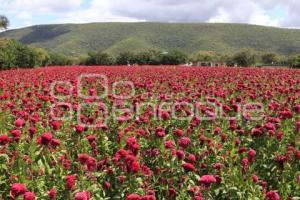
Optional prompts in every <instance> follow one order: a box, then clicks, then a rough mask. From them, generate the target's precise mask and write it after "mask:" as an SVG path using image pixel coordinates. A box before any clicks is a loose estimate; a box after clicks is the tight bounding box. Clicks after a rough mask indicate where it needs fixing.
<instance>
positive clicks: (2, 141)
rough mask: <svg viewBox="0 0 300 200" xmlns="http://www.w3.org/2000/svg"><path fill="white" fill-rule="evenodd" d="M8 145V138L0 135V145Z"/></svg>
mask: <svg viewBox="0 0 300 200" xmlns="http://www.w3.org/2000/svg"><path fill="white" fill-rule="evenodd" d="M8 143H9V137H8V136H7V135H0V145H6V144H8Z"/></svg>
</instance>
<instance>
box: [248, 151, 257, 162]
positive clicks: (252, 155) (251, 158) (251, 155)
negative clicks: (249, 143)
mask: <svg viewBox="0 0 300 200" xmlns="http://www.w3.org/2000/svg"><path fill="white" fill-rule="evenodd" d="M255 156H256V151H255V150H253V149H250V150H249V151H248V160H249V161H250V162H253V161H254V159H255Z"/></svg>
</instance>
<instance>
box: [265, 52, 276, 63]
mask: <svg viewBox="0 0 300 200" xmlns="http://www.w3.org/2000/svg"><path fill="white" fill-rule="evenodd" d="M261 60H262V62H263V64H275V63H276V62H277V61H278V57H277V54H275V53H273V52H265V53H262V55H261Z"/></svg>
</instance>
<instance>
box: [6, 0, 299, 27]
mask: <svg viewBox="0 0 300 200" xmlns="http://www.w3.org/2000/svg"><path fill="white" fill-rule="evenodd" d="M0 15H5V16H7V17H8V18H9V20H10V28H11V29H12V28H20V27H25V26H31V25H37V24H53V23H88V22H139V21H159V22H222V23H229V22H230V23H248V24H258V25H266V26H277V27H288V28H300V20H299V19H300V0H0Z"/></svg>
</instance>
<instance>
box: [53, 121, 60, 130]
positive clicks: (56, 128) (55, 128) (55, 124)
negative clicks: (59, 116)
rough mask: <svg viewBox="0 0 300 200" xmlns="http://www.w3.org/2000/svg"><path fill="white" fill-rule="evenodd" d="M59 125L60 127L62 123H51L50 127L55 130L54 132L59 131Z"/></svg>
mask: <svg viewBox="0 0 300 200" xmlns="http://www.w3.org/2000/svg"><path fill="white" fill-rule="evenodd" d="M61 125H62V122H60V121H52V122H51V126H52V128H53V130H55V131H57V130H59V129H60V127H61Z"/></svg>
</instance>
